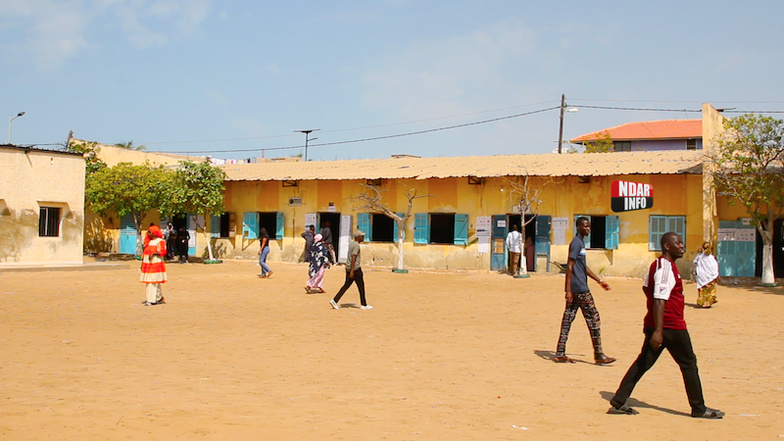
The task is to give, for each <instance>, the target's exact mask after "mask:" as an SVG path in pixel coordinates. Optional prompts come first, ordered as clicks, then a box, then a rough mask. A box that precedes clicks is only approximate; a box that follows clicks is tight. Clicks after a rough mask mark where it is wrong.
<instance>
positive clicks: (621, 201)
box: [610, 181, 653, 213]
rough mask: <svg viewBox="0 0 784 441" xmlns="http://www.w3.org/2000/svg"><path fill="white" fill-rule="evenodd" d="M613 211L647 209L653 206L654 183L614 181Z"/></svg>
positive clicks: (611, 204)
mask: <svg viewBox="0 0 784 441" xmlns="http://www.w3.org/2000/svg"><path fill="white" fill-rule="evenodd" d="M610 206H611V208H612V211H614V212H616V213H621V212H624V211H634V210H645V209H648V208H651V207H653V185H651V184H643V183H641V182H629V181H615V182H613V183H612V198H611V203H610Z"/></svg>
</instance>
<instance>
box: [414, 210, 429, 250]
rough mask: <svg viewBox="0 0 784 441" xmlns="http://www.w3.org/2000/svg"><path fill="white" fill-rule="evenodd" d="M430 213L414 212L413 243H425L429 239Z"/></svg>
mask: <svg viewBox="0 0 784 441" xmlns="http://www.w3.org/2000/svg"><path fill="white" fill-rule="evenodd" d="M429 220H430V215H429V214H427V213H416V214H414V243H419V244H427V243H428V242H429V241H430V222H429Z"/></svg>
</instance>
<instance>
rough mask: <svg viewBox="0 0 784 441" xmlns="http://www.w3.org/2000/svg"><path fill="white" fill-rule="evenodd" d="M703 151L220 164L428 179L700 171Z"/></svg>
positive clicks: (248, 169) (236, 172) (292, 175)
mask: <svg viewBox="0 0 784 441" xmlns="http://www.w3.org/2000/svg"><path fill="white" fill-rule="evenodd" d="M702 161H703V153H702V151H699V150H676V151H650V152H648V151H644V152H614V153H583V154H567V155H557V154H552V153H551V154H541V155H498V156H462V157H460V156H458V157H439V158H416V157H400V158H385V159H356V160H344V161H308V162H294V163H292V162H277V163H276V162H267V163H257V164H227V165H223V166H221V168H222V169H223V170H224V171H225V172H226V175H227V179H228V180H229V181H284V180H303V181H307V180H354V179H430V178H448V177H467V176H476V177H480V178H489V177H498V176H521V175H530V176H612V175H634V174H683V173H689V174H699V173H702Z"/></svg>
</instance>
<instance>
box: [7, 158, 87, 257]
mask: <svg viewBox="0 0 784 441" xmlns="http://www.w3.org/2000/svg"><path fill="white" fill-rule="evenodd" d="M0 164H2V173H0V237H2V240H0V267H1V266H2V265H3V264H37V263H53V264H62V263H66V264H79V263H82V261H83V260H82V245H83V240H84V160H83V159H82V157H81V156H77V155H65V154H58V153H50V152H45V151H36V150H28V151H24V150H20V149H6V148H0ZM44 206H45V207H59V208H60V209H61V213H60V228H59V236H58V237H39V235H38V227H39V212H40V209H41V207H44Z"/></svg>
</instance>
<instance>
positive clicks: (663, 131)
mask: <svg viewBox="0 0 784 441" xmlns="http://www.w3.org/2000/svg"><path fill="white" fill-rule="evenodd" d="M607 137H609V138H610V139H612V142H613V144H614V146H615V151H616V152H628V151H651V150H702V120H701V119H665V120H659V121H642V122H631V123H626V124H621V125H619V126H615V127H610V128H608V129H602V130H597V131H595V132H591V133H586V134H585V135H580V136H578V137H577V138H574V139H572V140H571V142H572V143H573V144H582V145H586V144H590V143H592V142H596V141H600V140H602V139H606V138H607Z"/></svg>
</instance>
